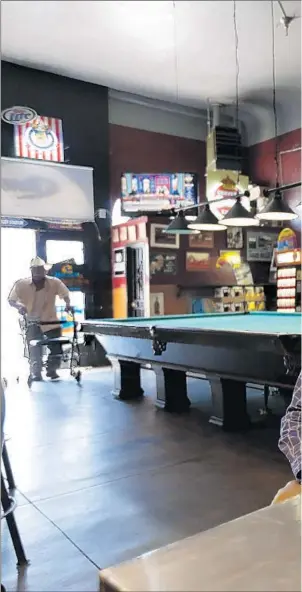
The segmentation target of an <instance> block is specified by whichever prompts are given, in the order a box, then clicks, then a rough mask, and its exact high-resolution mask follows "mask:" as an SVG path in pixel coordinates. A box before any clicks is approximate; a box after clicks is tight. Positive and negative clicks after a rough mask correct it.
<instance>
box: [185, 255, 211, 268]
mask: <svg viewBox="0 0 302 592" xmlns="http://www.w3.org/2000/svg"><path fill="white" fill-rule="evenodd" d="M209 265H210V253H200V252H198V251H197V252H191V251H188V252H187V253H186V271H195V272H198V271H204V270H205V269H209Z"/></svg>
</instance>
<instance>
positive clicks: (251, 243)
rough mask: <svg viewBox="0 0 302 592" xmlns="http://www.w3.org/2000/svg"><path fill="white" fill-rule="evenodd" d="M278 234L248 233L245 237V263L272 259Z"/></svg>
mask: <svg viewBox="0 0 302 592" xmlns="http://www.w3.org/2000/svg"><path fill="white" fill-rule="evenodd" d="M277 240H278V233H275V232H274V233H272V232H265V231H260V232H259V231H258V232H256V231H248V232H247V235H246V242H247V244H246V258H247V261H268V262H270V261H271V259H272V254H273V250H274V248H275V247H276V246H277Z"/></svg>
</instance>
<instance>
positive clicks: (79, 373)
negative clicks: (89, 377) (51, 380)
mask: <svg viewBox="0 0 302 592" xmlns="http://www.w3.org/2000/svg"><path fill="white" fill-rule="evenodd" d="M74 377H75V379H76V381H77V383H78V384H80V382H81V377H82V372H81V370H78V371H77V372H76V373H75V375H74Z"/></svg>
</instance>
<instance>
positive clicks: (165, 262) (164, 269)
mask: <svg viewBox="0 0 302 592" xmlns="http://www.w3.org/2000/svg"><path fill="white" fill-rule="evenodd" d="M150 273H151V275H156V274H158V273H164V274H169V275H176V273H177V258H176V255H170V254H167V253H151V255H150Z"/></svg>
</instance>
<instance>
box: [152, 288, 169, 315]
mask: <svg viewBox="0 0 302 592" xmlns="http://www.w3.org/2000/svg"><path fill="white" fill-rule="evenodd" d="M164 314H165V305H164V293H163V292H158V293H152V292H151V294H150V315H151V317H157V316H163V315H164Z"/></svg>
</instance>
